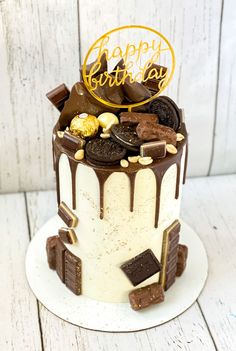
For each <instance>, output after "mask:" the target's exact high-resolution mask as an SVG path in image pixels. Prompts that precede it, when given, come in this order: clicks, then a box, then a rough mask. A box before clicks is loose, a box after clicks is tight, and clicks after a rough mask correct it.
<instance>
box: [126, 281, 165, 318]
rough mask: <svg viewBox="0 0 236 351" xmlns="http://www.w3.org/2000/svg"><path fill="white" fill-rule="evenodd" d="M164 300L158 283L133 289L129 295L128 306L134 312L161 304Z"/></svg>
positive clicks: (161, 288) (162, 291)
mask: <svg viewBox="0 0 236 351" xmlns="http://www.w3.org/2000/svg"><path fill="white" fill-rule="evenodd" d="M164 299H165V296H164V290H163V287H162V286H161V285H160V284H158V283H153V284H150V285H147V286H145V287H143V288H139V289H135V290H133V291H131V292H130V293H129V301H130V305H131V307H132V308H133V310H135V311H138V310H142V309H143V308H146V307H148V306H150V305H154V304H157V303H160V302H163V301H164Z"/></svg>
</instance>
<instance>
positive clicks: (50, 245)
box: [46, 235, 58, 270]
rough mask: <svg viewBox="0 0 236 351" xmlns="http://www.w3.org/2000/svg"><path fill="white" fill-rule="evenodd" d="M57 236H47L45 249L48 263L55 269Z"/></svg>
mask: <svg viewBox="0 0 236 351" xmlns="http://www.w3.org/2000/svg"><path fill="white" fill-rule="evenodd" d="M57 239H58V236H57V235H54V236H50V237H49V238H47V242H46V251H47V258H48V265H49V267H50V268H51V269H54V270H55V269H56V244H57Z"/></svg>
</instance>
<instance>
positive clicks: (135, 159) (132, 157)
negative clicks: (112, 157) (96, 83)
mask: <svg viewBox="0 0 236 351" xmlns="http://www.w3.org/2000/svg"><path fill="white" fill-rule="evenodd" d="M139 159H140V156H129V157H128V160H129V162H130V163H137V162H138V160H139Z"/></svg>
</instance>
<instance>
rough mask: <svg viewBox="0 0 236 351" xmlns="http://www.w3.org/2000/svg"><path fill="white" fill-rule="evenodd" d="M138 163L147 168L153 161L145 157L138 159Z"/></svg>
mask: <svg viewBox="0 0 236 351" xmlns="http://www.w3.org/2000/svg"><path fill="white" fill-rule="evenodd" d="M138 162H139V163H140V165H142V166H148V165H150V164H151V163H152V162H153V159H152V158H151V157H149V156H146V157H140V158H139V159H138Z"/></svg>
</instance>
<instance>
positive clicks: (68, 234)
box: [58, 228, 77, 244]
mask: <svg viewBox="0 0 236 351" xmlns="http://www.w3.org/2000/svg"><path fill="white" fill-rule="evenodd" d="M58 234H59V236H60V238H61V240H62V241H63V242H64V243H66V244H75V243H76V241H77V237H76V234H75V231H74V230H73V229H72V228H60V229H59V231H58Z"/></svg>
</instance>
